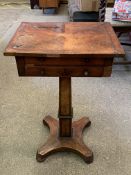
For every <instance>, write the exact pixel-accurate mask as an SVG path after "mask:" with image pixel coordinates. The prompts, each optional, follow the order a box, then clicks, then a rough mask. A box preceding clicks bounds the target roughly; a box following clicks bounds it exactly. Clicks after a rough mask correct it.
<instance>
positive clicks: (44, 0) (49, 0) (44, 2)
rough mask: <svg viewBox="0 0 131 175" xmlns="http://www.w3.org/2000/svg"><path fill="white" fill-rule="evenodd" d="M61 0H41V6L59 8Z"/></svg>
mask: <svg viewBox="0 0 131 175" xmlns="http://www.w3.org/2000/svg"><path fill="white" fill-rule="evenodd" d="M59 3H60V0H39V6H40V7H41V8H43V9H45V8H58V7H59Z"/></svg>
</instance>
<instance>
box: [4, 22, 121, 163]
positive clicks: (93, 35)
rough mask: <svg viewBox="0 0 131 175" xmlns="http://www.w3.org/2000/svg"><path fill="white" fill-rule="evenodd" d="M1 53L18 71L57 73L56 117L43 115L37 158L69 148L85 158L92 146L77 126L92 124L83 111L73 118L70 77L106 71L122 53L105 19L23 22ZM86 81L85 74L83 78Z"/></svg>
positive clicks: (23, 73) (106, 73) (105, 73)
mask: <svg viewBox="0 0 131 175" xmlns="http://www.w3.org/2000/svg"><path fill="white" fill-rule="evenodd" d="M4 55H6V56H15V58H16V63H17V68H18V73H19V76H41V77H45V76H47V77H59V113H58V117H59V120H58V121H57V120H56V119H54V118H52V117H51V116H46V117H45V118H44V120H43V122H44V124H45V125H47V126H48V127H49V128H50V137H49V139H48V141H47V142H46V143H45V144H44V146H42V147H41V148H40V149H39V150H38V152H37V156H36V158H37V160H38V161H39V162H41V161H44V160H45V158H46V157H47V156H48V155H50V154H52V153H55V152H59V151H72V152H75V153H77V154H79V155H80V156H81V157H82V158H83V159H84V160H85V161H86V162H87V163H91V162H92V161H93V153H92V151H91V150H90V149H89V148H88V147H87V146H86V145H85V144H84V142H83V140H82V132H83V129H84V128H85V127H86V126H89V125H90V124H91V122H90V120H89V119H88V118H87V117H83V118H81V119H79V120H78V121H74V122H72V117H73V108H72V95H71V77H106V76H107V77H108V76H110V75H111V71H112V63H113V57H114V56H115V55H124V50H123V49H122V47H121V45H120V43H119V41H118V39H117V37H116V35H115V33H114V31H113V29H112V27H111V25H110V24H109V23H98V22H96V23H95V22H94V23H90V22H88V23H72V22H69V23H53V22H52V23H22V24H21V25H20V27H19V28H18V30H17V31H16V33H15V35H14V37H13V38H12V40H11V41H10V42H9V44H8V46H7V48H6V50H5V52H4ZM86 80H87V81H88V79H87V78H85V81H86Z"/></svg>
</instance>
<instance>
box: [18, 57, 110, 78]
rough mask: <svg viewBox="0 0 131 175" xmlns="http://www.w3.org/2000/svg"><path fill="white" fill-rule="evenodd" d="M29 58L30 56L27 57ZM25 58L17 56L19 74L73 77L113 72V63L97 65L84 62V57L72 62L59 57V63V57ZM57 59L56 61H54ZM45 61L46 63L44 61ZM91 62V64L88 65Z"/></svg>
mask: <svg viewBox="0 0 131 175" xmlns="http://www.w3.org/2000/svg"><path fill="white" fill-rule="evenodd" d="M27 58H28V57H27ZM27 58H25V57H16V63H17V69H18V74H19V76H46V77H61V76H72V77H102V76H104V77H108V76H110V75H111V72H112V65H109V66H105V65H95V60H94V59H93V60H91V61H92V62H93V61H94V64H93V65H92V63H90V64H89V62H87V65H86V64H83V61H81V60H82V59H76V60H77V61H75V64H74V62H72V59H69V60H68V61H67V62H65V61H63V60H65V59H60V58H58V59H59V64H58V62H56V60H57V59H51V60H50V59H44V60H43V58H42V59H41V58H40V59H39V58H37V59H36V58H30V57H29V58H28V59H27ZM54 60H55V61H54ZM43 62H44V63H43ZM88 64H89V65H88Z"/></svg>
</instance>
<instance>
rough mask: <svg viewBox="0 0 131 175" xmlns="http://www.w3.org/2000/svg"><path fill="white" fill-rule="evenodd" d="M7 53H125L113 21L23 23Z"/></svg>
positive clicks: (25, 54) (112, 54) (33, 54)
mask: <svg viewBox="0 0 131 175" xmlns="http://www.w3.org/2000/svg"><path fill="white" fill-rule="evenodd" d="M4 54H5V55H7V56H44V55H46V54H56V55H57V54H61V55H63V54H80V55H81V54H86V55H91V56H93V55H98V56H106V57H108V56H116V55H124V50H123V48H122V47H121V45H120V43H119V40H118V39H117V36H116V35H115V33H114V31H113V29H112V26H111V25H110V23H100V22H80V23H79V22H66V23H59V22H58V23H56V22H41V23H30V22H23V23H21V25H20V26H19V28H18V29H17V31H16V33H15V35H14V36H13V38H12V39H11V41H10V42H9V44H8V46H7V48H6V50H5V52H4Z"/></svg>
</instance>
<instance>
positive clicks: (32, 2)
mask: <svg viewBox="0 0 131 175" xmlns="http://www.w3.org/2000/svg"><path fill="white" fill-rule="evenodd" d="M30 6H31V9H34V7H35V6H37V7H39V0H30Z"/></svg>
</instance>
